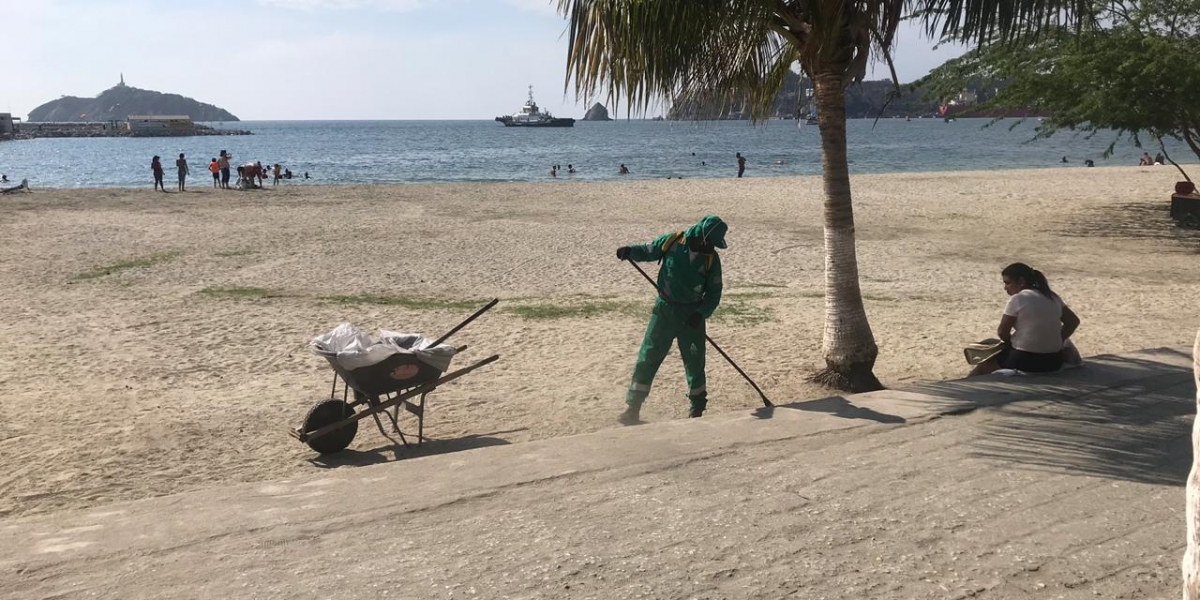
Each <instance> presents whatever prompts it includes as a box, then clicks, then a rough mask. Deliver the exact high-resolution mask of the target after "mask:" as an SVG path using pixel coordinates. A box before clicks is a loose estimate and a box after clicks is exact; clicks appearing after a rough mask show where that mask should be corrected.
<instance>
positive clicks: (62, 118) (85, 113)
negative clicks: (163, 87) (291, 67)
mask: <svg viewBox="0 0 1200 600" xmlns="http://www.w3.org/2000/svg"><path fill="white" fill-rule="evenodd" d="M130 115H135V116H143V115H144V116H165V115H180V116H186V117H188V118H190V119H191V120H192V121H237V120H239V119H238V118H237V117H235V116H234V115H233V114H232V113H230V112H229V111H227V110H225V109H223V108H218V107H216V106H213V105H211V104H205V103H203V102H198V101H196V100H193V99H191V98H186V97H184V96H180V95H179V94H164V93H162V92H155V91H152V90H142V89H138V88H135V87H130V86H128V85H125V77H124V76H122V77H121V82H120V83H118V84H117V85H116V86H114V87H111V88H109V89H107V90H104V91H103V92H101V93H100V95H98V96H96V97H95V98H79V97H76V96H64V97H62V98H59V99H58V100H52V101H50V102H47V103H45V104H43V105H41V106H39V107H37V108H35V109H33V110H31V111H29V122H31V123H38V122H56V123H66V122H97V121H125V120H127V119H129V116H130Z"/></svg>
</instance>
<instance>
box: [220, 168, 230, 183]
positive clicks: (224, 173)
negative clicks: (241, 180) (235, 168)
mask: <svg viewBox="0 0 1200 600" xmlns="http://www.w3.org/2000/svg"><path fill="white" fill-rule="evenodd" d="M221 183H229V169H221Z"/></svg>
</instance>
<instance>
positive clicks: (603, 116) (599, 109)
mask: <svg viewBox="0 0 1200 600" xmlns="http://www.w3.org/2000/svg"><path fill="white" fill-rule="evenodd" d="M583 120H584V121H611V120H612V119H611V118H610V117H609V116H608V109H607V108H604V105H603V104H600V103H599V102H597V103H595V104H593V105H592V107H591V108H589V109H588V111H587V113H585V114H584V115H583Z"/></svg>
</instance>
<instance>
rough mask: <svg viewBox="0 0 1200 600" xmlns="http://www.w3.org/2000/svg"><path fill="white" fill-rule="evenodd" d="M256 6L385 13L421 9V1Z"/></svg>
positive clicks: (300, 1) (289, 0)
mask: <svg viewBox="0 0 1200 600" xmlns="http://www.w3.org/2000/svg"><path fill="white" fill-rule="evenodd" d="M257 1H258V4H260V5H263V6H270V7H274V8H283V9H288V10H300V11H305V12H312V11H316V10H348V9H349V10H357V9H370V10H381V11H387V12H408V11H412V10H416V9H418V8H421V0H257Z"/></svg>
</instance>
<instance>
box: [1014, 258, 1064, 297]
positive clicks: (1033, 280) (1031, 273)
mask: <svg viewBox="0 0 1200 600" xmlns="http://www.w3.org/2000/svg"><path fill="white" fill-rule="evenodd" d="M1000 275H1001V276H1003V277H1007V278H1009V279H1011V280H1013V281H1016V280H1018V279H1024V280H1025V285H1027V286H1029V287H1030V288H1033V289H1035V290H1037V291H1039V292H1041V293H1042V295H1043V296H1045V297H1047V298H1057V297H1058V295H1057V294H1055V293H1054V292H1052V291H1050V283H1049V282H1047V281H1046V276H1045V275H1043V274H1042V272H1041V271H1039V270H1037V269H1035V268H1033V267H1031V266H1029V265H1027V264H1025V263H1013V264H1011V265H1008V266H1007V267H1004V270H1003V271H1000Z"/></svg>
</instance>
